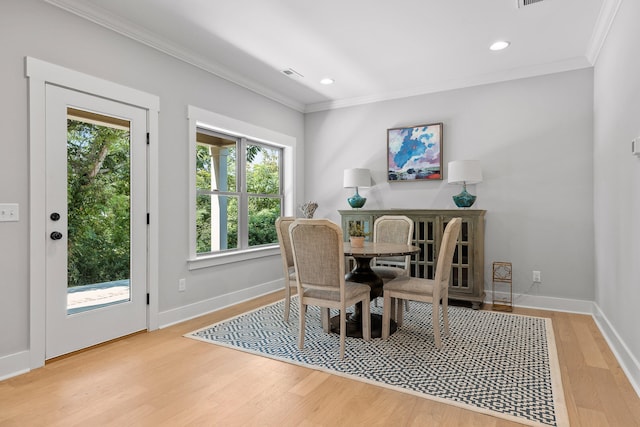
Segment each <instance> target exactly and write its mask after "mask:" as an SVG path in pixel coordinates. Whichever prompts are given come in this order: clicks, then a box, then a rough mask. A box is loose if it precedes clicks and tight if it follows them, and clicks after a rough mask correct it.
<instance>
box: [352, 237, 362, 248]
mask: <svg viewBox="0 0 640 427" xmlns="http://www.w3.org/2000/svg"><path fill="white" fill-rule="evenodd" d="M349 240H350V241H351V247H352V248H364V236H350V237H349Z"/></svg>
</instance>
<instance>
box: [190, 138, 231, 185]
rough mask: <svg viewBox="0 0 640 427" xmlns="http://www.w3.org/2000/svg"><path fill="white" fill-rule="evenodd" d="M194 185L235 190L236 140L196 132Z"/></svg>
mask: <svg viewBox="0 0 640 427" xmlns="http://www.w3.org/2000/svg"><path fill="white" fill-rule="evenodd" d="M196 135H197V138H198V144H197V146H196V149H197V151H196V187H197V188H199V189H203V190H218V191H236V153H237V146H236V142H235V141H233V140H229V139H223V138H219V137H216V136H211V135H207V134H204V133H197V134H196Z"/></svg>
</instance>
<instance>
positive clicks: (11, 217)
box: [0, 203, 20, 222]
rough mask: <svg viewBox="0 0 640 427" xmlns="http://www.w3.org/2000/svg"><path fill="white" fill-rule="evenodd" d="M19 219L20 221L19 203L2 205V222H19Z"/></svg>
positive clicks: (0, 205) (0, 218)
mask: <svg viewBox="0 0 640 427" xmlns="http://www.w3.org/2000/svg"><path fill="white" fill-rule="evenodd" d="M19 219H20V212H19V209H18V204H17V203H2V204H0V222H3V221H18V220H19Z"/></svg>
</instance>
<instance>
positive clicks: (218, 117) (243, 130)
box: [187, 105, 297, 269]
mask: <svg viewBox="0 0 640 427" xmlns="http://www.w3.org/2000/svg"><path fill="white" fill-rule="evenodd" d="M187 119H188V120H189V156H188V157H189V160H188V162H189V165H188V170H189V260H188V262H189V264H190V266H189V269H195V268H203V267H206V266H208V265H207V262H209V261H207V260H214V259H215V261H211V262H212V264H210V265H221V264H226V263H229V262H237V261H239V260H242V256H244V257H246V258H244V259H252V258H256V257H257V256H254V255H255V253H254V252H256V251H260V250H261V249H260V248H258V249H247V250H243V251H233V252H229V253H228V254H225V253H220V254H215V255H212V256H205V257H198V256H197V254H196V244H195V242H196V230H195V223H196V163H195V158H196V145H195V143H194V142H195V140H196V129H197V128H198V127H201V128H205V129H209V130H212V131H215V132H220V133H223V134H227V135H232V136H236V137H239V138H247V139H251V140H254V141H257V142H264V143H266V144H270V145H275V146H278V147H281V148H282V149H283V157H284V159H283V164H284V171H283V172H284V183H283V189H282V192H283V196H284V201H285V202H284V213H283V214H284V215H287V216H292V215H293V214H294V212H295V208H294V207H295V182H296V179H295V177H296V175H295V173H296V166H295V161H294V159H295V158H296V155H295V150H296V144H297V140H296V138H295V137H293V136H290V135H285V134H283V133H280V132H277V131H274V130H271V129H267V128H263V127H261V126H257V125H254V124H252V123H247V122H244V121H242V120H238V119H234V118H233V117H228V116H224V115H222V114H218V113H214V112H211V111H208V110H204V109H202V108H198V107H195V106H193V105H189V106H188V107H187ZM238 254H245V255H238ZM267 255H271V254H270V253H269V254H267ZM259 256H263V255H259ZM200 260H204V261H203V262H200Z"/></svg>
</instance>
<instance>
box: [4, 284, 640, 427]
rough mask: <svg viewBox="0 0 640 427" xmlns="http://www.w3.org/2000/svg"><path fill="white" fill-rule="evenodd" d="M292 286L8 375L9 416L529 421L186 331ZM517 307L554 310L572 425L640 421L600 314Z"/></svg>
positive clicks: (110, 421) (115, 421)
mask: <svg viewBox="0 0 640 427" xmlns="http://www.w3.org/2000/svg"><path fill="white" fill-rule="evenodd" d="M282 296H283V294H282V293H276V294H272V295H269V296H266V297H262V298H259V299H256V300H254V301H251V302H247V303H243V304H240V305H238V306H235V307H232V308H229V309H225V310H222V311H219V312H217V313H213V314H210V315H206V316H203V317H200V318H197V319H194V320H190V321H187V322H184V323H181V324H179V325H175V326H172V327H169V328H166V329H162V330H159V331H154V332H150V333H141V334H137V335H134V336H130V337H127V338H124V339H120V340H118V341H114V342H111V343H108V344H105V345H102V346H98V347H95V348H92V349H89V350H86V351H83V352H80V353H76V354H74V355H71V356H68V357H64V358H60V359H57V360H54V361H52V362H49V363H47V364H46V365H45V366H44V367H43V368H40V369H37V370H34V371H32V372H29V373H27V374H24V375H20V376H18V377H14V378H11V379H8V380H5V381H3V382H0V426H21V427H22V426H65V427H66V426H102V425H113V426H127V425H133V426H184V425H189V426H191V425H196V426H200V425H202V426H209V425H220V426H257V425H259V426H338V425H350V426H357V425H367V426H374V425H376V426H377V425H381V426H430V425H434V426H515V425H518V424H515V423H511V422H508V421H504V420H500V419H497V418H494V417H491V416H487V415H481V414H478V413H475V412H471V411H467V410H464V409H459V408H456V407H453V406H448V405H445V404H442V403H436V402H433V401H430V400H427V399H423V398H419V397H415V396H411V395H408V394H404V393H400V392H395V391H391V390H388V389H385V388H381V387H377V386H373V385H369V384H364V383H362V382H358V381H352V380H348V379H345V378H341V377H337V376H333V375H330V374H327V373H323V372H319V371H315V370H312V369H307V368H303V367H299V366H294V365H290V364H287V363H284V362H278V361H274V360H271V359H267V358H264V357H259V356H254V355H250V354H247V353H243V352H240V351H235V350H232V349H227V348H223V347H218V346H215V345H211V344H207V343H203V342H199V341H196V340H192V339H187V338H184V337H182V335H183V334H185V333H187V332H190V331H193V330H195V329H199V328H201V327H205V326H207V325H209V324H211V323H214V322H218V321H220V320H223V319H225V318H227V317H231V316H234V315H236V314H239V313H242V312H244V311H247V310H249V309H252V308H255V307H259V306H262V305H264V304H267V303H269V302H271V301H275V300H277V299H280V298H282ZM516 312H518V313H522V314H530V315H536V316H544V317H550V318H552V319H553V324H554V332H555V336H556V341H557V347H558V353H559V357H560V366H561V370H562V381H563V387H564V391H565V399H566V402H567V407H568V411H569V418H570V421H571V425H572V426H598V427H600V426H620V427H628V426H638V425H640V399H639V398H638V396H637V395H636V393H635V391H634V390H633V388H632V387H631V385H630V384H629V382H628V381H627V379H626V377H625V375H624V373H623V372H622V370H621V369H620V366H619V365H618V363H617V362H616V360H615V358H614V356H613V354H612V353H611V351H610V350H609V348H608V346H607V344H606V342H605V340H604V338H603V337H602V335H601V334H600V332H599V330H598V328H597V326H596V325H595V323H594V321H593V320H592V318H591V317H590V316H585V315H577V314H567V313H558V312H548V311H540V310H526V309H516ZM292 321H296V317H293V319H292ZM347 351H348V349H347Z"/></svg>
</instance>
